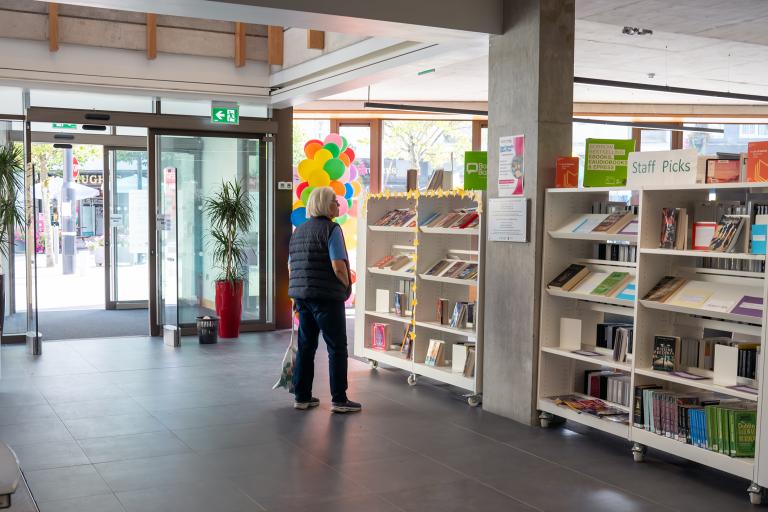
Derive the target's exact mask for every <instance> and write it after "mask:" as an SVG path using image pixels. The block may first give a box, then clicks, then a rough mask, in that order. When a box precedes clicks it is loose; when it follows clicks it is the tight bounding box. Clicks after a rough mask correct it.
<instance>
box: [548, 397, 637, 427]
mask: <svg viewBox="0 0 768 512" xmlns="http://www.w3.org/2000/svg"><path fill="white" fill-rule="evenodd" d="M547 399H548V400H551V401H552V402H553V403H554V404H555V405H557V406H560V407H564V408H566V409H570V410H572V411H576V412H579V413H584V414H589V415H591V416H597V417H599V418H602V419H612V420H613V421H618V422H621V423H628V422H629V414H627V412H626V411H624V410H623V409H619V408H617V407H614V406H612V405H610V404H607V403H606V402H604V401H602V400H600V399H599V398H585V397H583V396H579V395H573V394H570V395H556V396H550V397H547Z"/></svg>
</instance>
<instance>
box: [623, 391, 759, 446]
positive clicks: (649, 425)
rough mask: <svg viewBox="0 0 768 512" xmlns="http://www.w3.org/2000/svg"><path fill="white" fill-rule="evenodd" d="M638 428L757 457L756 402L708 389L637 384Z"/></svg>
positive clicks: (700, 444)
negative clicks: (692, 390) (668, 388)
mask: <svg viewBox="0 0 768 512" xmlns="http://www.w3.org/2000/svg"><path fill="white" fill-rule="evenodd" d="M634 395H635V397H634V399H635V401H634V409H633V424H634V426H635V427H637V428H642V429H645V430H647V431H649V432H653V433H655V434H658V435H661V436H665V437H668V438H671V439H674V440H676V441H680V442H682V443H686V444H690V445H693V446H697V447H700V448H705V449H707V450H711V451H713V452H717V453H722V454H724V455H728V456H730V457H754V455H755V434H756V430H757V404H756V403H755V402H752V401H745V400H738V399H730V398H718V397H717V396H715V395H712V394H706V393H687V392H674V391H666V390H663V389H661V386H658V385H652V384H648V385H641V386H636V387H635V392H634Z"/></svg>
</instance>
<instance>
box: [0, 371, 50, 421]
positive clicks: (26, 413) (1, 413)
mask: <svg viewBox="0 0 768 512" xmlns="http://www.w3.org/2000/svg"><path fill="white" fill-rule="evenodd" d="M2 386H3V385H2V382H0V389H2ZM53 418H56V413H55V412H54V411H53V409H52V408H51V406H50V405H48V404H39V405H16V406H12V407H0V426H2V425H20V424H22V423H29V422H33V421H40V420H48V419H53Z"/></svg>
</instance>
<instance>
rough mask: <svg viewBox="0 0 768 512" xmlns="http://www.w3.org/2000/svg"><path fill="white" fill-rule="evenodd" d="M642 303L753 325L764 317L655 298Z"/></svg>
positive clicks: (683, 312) (760, 321)
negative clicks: (710, 309) (723, 311)
mask: <svg viewBox="0 0 768 512" xmlns="http://www.w3.org/2000/svg"><path fill="white" fill-rule="evenodd" d="M640 304H642V305H643V306H644V307H646V308H649V309H658V310H661V311H669V312H670V313H682V314H685V315H697V316H705V317H709V318H718V319H720V320H726V321H728V322H743V323H747V324H752V325H762V319H760V318H755V317H753V316H746V315H735V314H733V313H721V312H719V311H709V310H706V309H699V308H687V307H684V306H676V305H674V304H666V303H664V302H656V301H653V300H640Z"/></svg>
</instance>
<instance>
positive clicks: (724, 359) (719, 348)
mask: <svg viewBox="0 0 768 512" xmlns="http://www.w3.org/2000/svg"><path fill="white" fill-rule="evenodd" d="M738 369H739V348H738V347H729V346H728V345H715V373H714V376H713V377H712V382H714V383H715V384H717V385H718V386H736V385H738Z"/></svg>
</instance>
